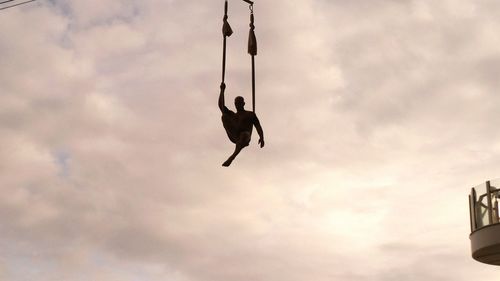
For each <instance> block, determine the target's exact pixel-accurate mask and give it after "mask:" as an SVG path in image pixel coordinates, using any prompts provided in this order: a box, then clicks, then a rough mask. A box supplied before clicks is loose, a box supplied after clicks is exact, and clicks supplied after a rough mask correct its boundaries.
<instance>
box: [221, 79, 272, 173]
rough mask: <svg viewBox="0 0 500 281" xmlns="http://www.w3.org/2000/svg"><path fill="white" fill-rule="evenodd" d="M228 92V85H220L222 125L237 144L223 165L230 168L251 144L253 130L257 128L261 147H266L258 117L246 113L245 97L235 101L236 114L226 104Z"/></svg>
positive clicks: (251, 113)
mask: <svg viewBox="0 0 500 281" xmlns="http://www.w3.org/2000/svg"><path fill="white" fill-rule="evenodd" d="M225 90H226V84H224V83H221V84H220V95H219V108H220V111H221V112H222V124H223V125H224V129H226V133H227V136H228V137H229V139H230V140H231V141H232V142H233V143H235V144H236V148H235V149H234V153H233V154H232V155H231V156H229V158H228V159H227V160H226V162H224V163H223V164H222V166H225V167H228V166H229V165H231V162H233V160H234V158H236V156H237V155H238V153H240V151H241V150H242V149H243V148H244V147H246V146H248V145H249V144H250V139H251V137H252V129H253V126H255V129H257V133H258V134H259V137H260V139H259V144H260V147H261V148H262V147H264V132H263V131H262V127H261V126H260V122H259V119H258V118H257V115H255V113H253V112H251V111H246V110H245V108H244V106H245V100H244V99H243V97H236V98H235V99H234V105H235V106H236V113H234V112H233V111H231V110H229V109H228V108H227V107H226V105H225V104H224V91H225Z"/></svg>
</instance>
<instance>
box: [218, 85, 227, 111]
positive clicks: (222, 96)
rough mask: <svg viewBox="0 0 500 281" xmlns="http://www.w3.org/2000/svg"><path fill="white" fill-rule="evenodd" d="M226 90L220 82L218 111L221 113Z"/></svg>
mask: <svg viewBox="0 0 500 281" xmlns="http://www.w3.org/2000/svg"><path fill="white" fill-rule="evenodd" d="M225 90H226V84H224V82H222V83H221V84H220V94H219V108H220V111H221V112H222V113H224V107H225V104H224V91H225Z"/></svg>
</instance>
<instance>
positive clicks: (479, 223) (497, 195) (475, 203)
mask: <svg viewBox="0 0 500 281" xmlns="http://www.w3.org/2000/svg"><path fill="white" fill-rule="evenodd" d="M495 186H500V180H495V181H487V182H486V183H484V184H482V185H480V186H476V187H473V188H472V189H471V193H470V195H469V212H470V226H471V232H475V231H477V230H479V229H481V228H483V227H487V226H490V225H494V224H498V223H500V217H499V209H498V201H499V199H500V189H498V188H496V187H495ZM481 187H484V188H485V190H486V193H484V194H481V195H479V196H478V195H477V191H476V190H479V188H481Z"/></svg>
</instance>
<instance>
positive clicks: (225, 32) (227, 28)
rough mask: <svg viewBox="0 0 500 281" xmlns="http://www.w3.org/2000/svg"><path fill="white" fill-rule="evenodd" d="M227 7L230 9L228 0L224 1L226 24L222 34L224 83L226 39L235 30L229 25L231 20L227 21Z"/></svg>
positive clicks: (224, 20) (224, 76) (223, 77)
mask: <svg viewBox="0 0 500 281" xmlns="http://www.w3.org/2000/svg"><path fill="white" fill-rule="evenodd" d="M227 9H228V3H227V0H226V2H225V3H224V18H223V19H222V21H223V22H224V24H223V25H222V35H223V37H224V41H223V47H222V83H224V81H225V79H226V41H227V40H226V39H227V37H229V36H231V34H233V30H232V29H231V26H230V25H229V22H228V21H227V19H228V16H227Z"/></svg>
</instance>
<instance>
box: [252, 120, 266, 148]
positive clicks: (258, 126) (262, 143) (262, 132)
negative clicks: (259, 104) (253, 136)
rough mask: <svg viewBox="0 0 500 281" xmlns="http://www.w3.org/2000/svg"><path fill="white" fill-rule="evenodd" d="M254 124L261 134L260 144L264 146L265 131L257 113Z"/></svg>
mask: <svg viewBox="0 0 500 281" xmlns="http://www.w3.org/2000/svg"><path fill="white" fill-rule="evenodd" d="M254 126H255V129H257V133H258V134H259V137H260V139H259V144H260V147H261V148H262V147H264V131H263V130H262V127H261V126H260V122H259V118H257V115H255V121H254Z"/></svg>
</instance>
